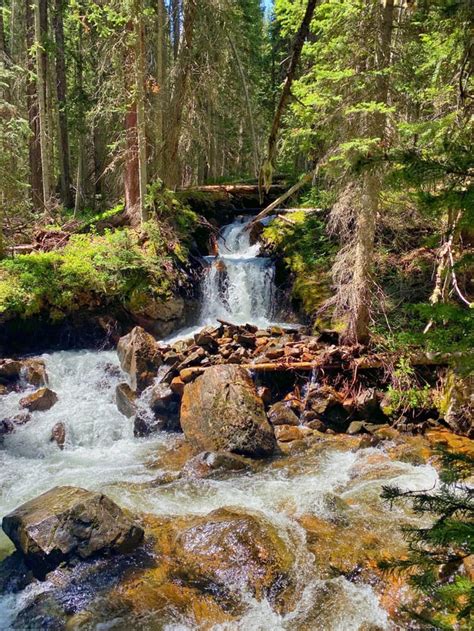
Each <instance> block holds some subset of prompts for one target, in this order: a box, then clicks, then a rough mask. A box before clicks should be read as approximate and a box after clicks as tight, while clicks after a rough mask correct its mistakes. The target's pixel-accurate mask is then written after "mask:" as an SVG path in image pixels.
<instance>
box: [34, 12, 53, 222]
mask: <svg viewBox="0 0 474 631" xmlns="http://www.w3.org/2000/svg"><path fill="white" fill-rule="evenodd" d="M47 10H48V8H47V0H35V4H34V14H35V44H36V74H37V92H38V105H39V127H40V134H39V135H40V148H41V171H42V180H43V181H42V184H43V200H44V206H45V208H46V209H47V210H49V209H50V208H51V202H52V199H51V197H52V195H51V165H50V162H49V144H48V140H49V138H48V108H47V100H46V95H47V86H48V65H47V64H48V62H47V54H46V50H45V45H46V41H45V40H46V35H47V28H48V13H47Z"/></svg>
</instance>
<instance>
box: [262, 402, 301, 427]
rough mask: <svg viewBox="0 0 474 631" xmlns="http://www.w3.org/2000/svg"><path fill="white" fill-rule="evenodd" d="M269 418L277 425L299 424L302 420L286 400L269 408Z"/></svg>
mask: <svg viewBox="0 0 474 631" xmlns="http://www.w3.org/2000/svg"><path fill="white" fill-rule="evenodd" d="M268 420H269V421H270V423H271V424H272V425H273V426H274V427H275V425H299V424H300V421H299V418H298V417H297V416H296V414H295V413H294V412H293V410H292V409H291V407H290V406H289V405H288V404H287V403H285V402H284V401H278V403H275V404H274V405H272V406H271V408H270V409H269V410H268Z"/></svg>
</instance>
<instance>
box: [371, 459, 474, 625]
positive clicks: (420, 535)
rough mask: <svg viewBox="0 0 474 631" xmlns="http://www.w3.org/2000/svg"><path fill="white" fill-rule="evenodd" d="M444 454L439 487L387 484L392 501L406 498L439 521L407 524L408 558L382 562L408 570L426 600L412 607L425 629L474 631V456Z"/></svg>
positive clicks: (387, 566) (394, 568) (385, 492)
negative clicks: (473, 480)
mask: <svg viewBox="0 0 474 631" xmlns="http://www.w3.org/2000/svg"><path fill="white" fill-rule="evenodd" d="M441 456H442V462H443V470H442V473H441V475H440V480H441V483H440V486H439V488H437V489H435V490H434V491H416V492H410V491H402V490H400V489H399V488H397V487H384V490H383V494H382V497H383V498H384V499H385V500H386V501H387V502H389V503H390V504H393V503H394V502H406V503H408V504H409V505H410V507H411V508H412V510H413V512H414V513H415V514H416V515H419V516H422V517H425V518H426V517H431V518H432V519H433V523H432V525H431V526H428V527H424V528H412V527H407V528H404V533H405V537H406V539H407V542H408V550H409V551H408V555H407V558H404V559H402V560H397V559H392V560H389V561H384V562H382V563H380V567H381V568H382V569H383V570H385V571H392V572H393V571H399V572H403V573H407V574H408V577H409V582H410V583H411V585H413V587H414V588H415V589H416V590H417V591H418V592H419V593H420V595H421V596H422V599H421V600H420V601H419V602H418V603H417V604H415V605H414V606H413V607H412V608H409V609H407V611H408V613H409V614H410V615H411V617H412V618H414V619H415V620H417V621H418V622H419V623H420V624H421V627H422V628H424V629H433V628H434V629H442V630H443V631H444V630H446V631H447V630H454V629H456V630H458V631H464V630H465V631H468V630H469V629H472V628H473V624H474V580H473V579H474V574H473V569H472V559H473V555H474V491H473V489H472V486H471V485H470V484H469V483H468V482H467V481H466V478H468V477H470V476H471V475H472V471H473V470H474V459H473V458H471V457H470V456H469V455H466V454H460V453H452V452H448V451H446V450H445V451H442V452H441ZM469 561H470V562H471V567H470V566H469Z"/></svg>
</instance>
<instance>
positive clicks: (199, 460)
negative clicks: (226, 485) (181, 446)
mask: <svg viewBox="0 0 474 631" xmlns="http://www.w3.org/2000/svg"><path fill="white" fill-rule="evenodd" d="M251 466H252V461H251V460H249V459H248V458H245V457H244V456H239V455H237V454H231V453H229V452H228V451H203V452H202V453H200V454H198V455H197V456H195V457H194V458H191V460H190V461H189V462H187V463H186V465H185V466H184V468H183V471H182V473H183V475H184V476H185V477H187V476H189V477H191V478H207V477H210V476H213V475H216V474H217V475H218V474H221V473H225V472H228V471H232V472H236V471H248V470H249V469H251Z"/></svg>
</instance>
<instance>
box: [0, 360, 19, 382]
mask: <svg viewBox="0 0 474 631" xmlns="http://www.w3.org/2000/svg"><path fill="white" fill-rule="evenodd" d="M21 368H22V364H21V362H20V361H17V360H16V359H1V360H0V382H1V383H3V384H6V383H9V382H11V381H16V380H17V379H19V378H20V373H21Z"/></svg>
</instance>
